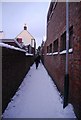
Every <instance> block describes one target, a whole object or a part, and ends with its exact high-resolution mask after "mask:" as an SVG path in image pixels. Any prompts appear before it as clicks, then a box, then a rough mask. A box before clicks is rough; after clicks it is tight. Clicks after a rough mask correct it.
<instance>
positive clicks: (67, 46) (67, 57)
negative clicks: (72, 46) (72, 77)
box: [63, 0, 69, 108]
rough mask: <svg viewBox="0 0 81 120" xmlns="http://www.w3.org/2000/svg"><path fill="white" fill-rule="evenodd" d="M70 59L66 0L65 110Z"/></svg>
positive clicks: (67, 5)
mask: <svg viewBox="0 0 81 120" xmlns="http://www.w3.org/2000/svg"><path fill="white" fill-rule="evenodd" d="M68 59H69V0H66V71H65V79H64V104H63V108H65V107H66V106H67V105H68V96H69V71H68Z"/></svg>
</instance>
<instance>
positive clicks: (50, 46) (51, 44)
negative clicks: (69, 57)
mask: <svg viewBox="0 0 81 120" xmlns="http://www.w3.org/2000/svg"><path fill="white" fill-rule="evenodd" d="M50 53H52V43H51V44H50Z"/></svg>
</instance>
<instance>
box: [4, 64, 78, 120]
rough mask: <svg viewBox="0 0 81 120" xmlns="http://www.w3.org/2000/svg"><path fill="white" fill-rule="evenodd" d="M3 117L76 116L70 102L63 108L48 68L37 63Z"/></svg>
mask: <svg viewBox="0 0 81 120" xmlns="http://www.w3.org/2000/svg"><path fill="white" fill-rule="evenodd" d="M3 118H76V116H75V114H74V112H73V107H72V105H71V104H69V105H68V106H67V107H66V108H65V109H63V101H62V99H61V97H60V93H59V92H58V90H57V88H56V86H55V85H54V83H53V82H52V80H51V78H50V76H49V75H48V73H47V71H46V69H45V68H44V66H43V65H42V63H40V65H39V67H38V69H37V70H36V68H35V64H33V66H32V67H31V68H30V71H29V72H28V74H27V75H26V77H25V78H24V80H23V82H22V84H21V86H20V87H19V89H18V91H17V92H16V94H15V96H14V97H13V98H12V101H11V102H10V103H9V104H8V107H7V108H6V110H5V112H4V113H3Z"/></svg>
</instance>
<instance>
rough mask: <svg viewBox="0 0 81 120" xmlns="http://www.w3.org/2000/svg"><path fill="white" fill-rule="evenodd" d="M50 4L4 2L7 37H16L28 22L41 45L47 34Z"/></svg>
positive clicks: (3, 18) (3, 28) (3, 24)
mask: <svg viewBox="0 0 81 120" xmlns="http://www.w3.org/2000/svg"><path fill="white" fill-rule="evenodd" d="M48 6H49V2H2V30H3V31H4V34H5V38H15V37H16V36H17V35H18V34H19V33H20V32H21V31H22V30H23V26H24V24H25V23H26V24H27V26H28V31H29V32H30V33H31V34H32V36H33V37H34V38H35V39H36V42H37V46H39V45H40V44H41V41H42V39H43V38H44V36H45V34H46V20H47V11H48ZM0 17H1V16H0ZM0 26H1V24H0ZM0 28H1V27H0ZM0 30H1V29H0Z"/></svg>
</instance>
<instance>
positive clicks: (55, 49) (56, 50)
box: [53, 39, 58, 52]
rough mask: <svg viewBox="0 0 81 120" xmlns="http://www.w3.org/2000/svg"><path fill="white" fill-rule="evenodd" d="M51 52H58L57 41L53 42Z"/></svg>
mask: <svg viewBox="0 0 81 120" xmlns="http://www.w3.org/2000/svg"><path fill="white" fill-rule="evenodd" d="M53 52H58V39H56V40H55V41H54V42H53Z"/></svg>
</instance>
